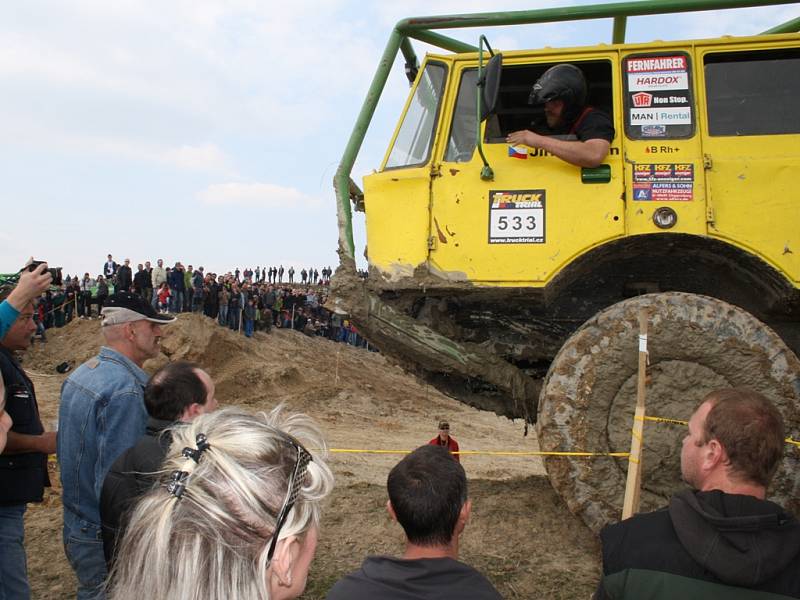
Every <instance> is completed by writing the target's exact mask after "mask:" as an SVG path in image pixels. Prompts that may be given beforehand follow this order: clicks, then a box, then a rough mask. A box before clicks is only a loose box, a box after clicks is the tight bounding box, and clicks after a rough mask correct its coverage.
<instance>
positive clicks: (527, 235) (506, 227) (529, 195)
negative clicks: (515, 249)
mask: <svg viewBox="0 0 800 600" xmlns="http://www.w3.org/2000/svg"><path fill="white" fill-rule="evenodd" d="M545 196H546V192H545V190H490V191H489V243H490V244H544V240H545Z"/></svg>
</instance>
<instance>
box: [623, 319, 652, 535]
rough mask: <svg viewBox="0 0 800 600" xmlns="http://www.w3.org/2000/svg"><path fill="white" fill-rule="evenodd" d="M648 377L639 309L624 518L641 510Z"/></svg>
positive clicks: (644, 322) (643, 322)
mask: <svg viewBox="0 0 800 600" xmlns="http://www.w3.org/2000/svg"><path fill="white" fill-rule="evenodd" d="M646 377H647V310H646V309H644V308H643V309H641V310H640V311H639V372H638V378H637V381H636V411H635V412H634V416H633V427H632V428H631V452H630V456H629V457H628V480H627V482H626V483H625V500H624V501H623V503H622V518H623V519H627V518H629V517H632V516H633V515H634V514H636V513H637V512H638V511H639V500H640V496H641V487H642V436H643V434H644V415H645V382H646Z"/></svg>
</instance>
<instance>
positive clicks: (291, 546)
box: [269, 535, 300, 588]
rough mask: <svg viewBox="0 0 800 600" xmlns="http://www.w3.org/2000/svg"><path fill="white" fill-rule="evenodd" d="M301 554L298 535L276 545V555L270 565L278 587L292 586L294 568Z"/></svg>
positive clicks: (284, 539)
mask: <svg viewBox="0 0 800 600" xmlns="http://www.w3.org/2000/svg"><path fill="white" fill-rule="evenodd" d="M299 554H300V540H299V539H298V537H297V536H296V535H290V536H289V537H286V538H283V539H282V540H278V543H277V544H276V545H275V554H273V556H272V562H271V563H270V565H269V568H270V570H271V571H272V576H271V578H272V579H273V580H274V582H275V583H276V584H277V585H278V587H287V588H288V587H291V586H292V568H293V567H294V564H295V561H296V560H297V556H298V555H299Z"/></svg>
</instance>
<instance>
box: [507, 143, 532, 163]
mask: <svg viewBox="0 0 800 600" xmlns="http://www.w3.org/2000/svg"><path fill="white" fill-rule="evenodd" d="M508 155H509V156H510V157H511V158H521V159H522V160H526V159H527V158H528V149H527V148H525V147H524V146H509V147H508Z"/></svg>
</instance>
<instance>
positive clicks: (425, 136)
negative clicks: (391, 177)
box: [386, 63, 447, 169]
mask: <svg viewBox="0 0 800 600" xmlns="http://www.w3.org/2000/svg"><path fill="white" fill-rule="evenodd" d="M446 73H447V70H446V68H445V67H444V65H441V64H437V63H428V64H427V65H426V66H425V70H424V71H423V72H422V75H420V80H419V83H418V84H417V89H416V90H415V91H414V97H413V98H412V99H411V104H409V106H408V110H407V111H406V116H405V118H404V119H403V123H402V125H400V131H398V132H397V138H396V139H395V141H394V146H392V151H391V152H390V153H389V158H388V159H387V160H386V168H387V169H391V168H397V167H410V166H414V165H422V164H425V163H426V162H427V161H428V158H429V157H430V151H431V143H432V141H433V133H434V130H435V129H436V118H437V116H438V114H439V105H440V104H441V101H442V90H443V88H444V80H445V75H446Z"/></svg>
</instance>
